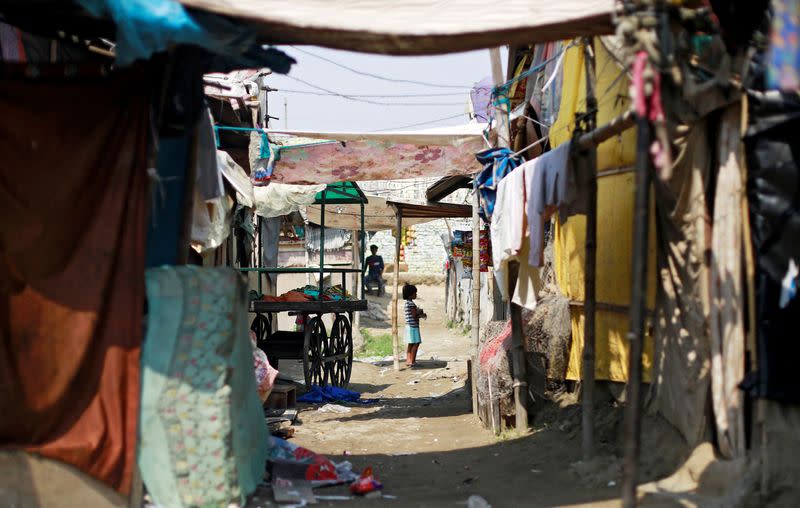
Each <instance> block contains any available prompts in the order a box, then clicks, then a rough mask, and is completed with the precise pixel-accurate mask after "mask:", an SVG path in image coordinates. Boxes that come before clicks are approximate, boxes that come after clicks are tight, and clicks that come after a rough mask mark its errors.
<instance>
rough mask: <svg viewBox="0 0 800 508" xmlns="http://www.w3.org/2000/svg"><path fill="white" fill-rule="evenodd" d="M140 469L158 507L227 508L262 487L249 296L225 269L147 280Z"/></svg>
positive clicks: (157, 272) (162, 271) (158, 271)
mask: <svg viewBox="0 0 800 508" xmlns="http://www.w3.org/2000/svg"><path fill="white" fill-rule="evenodd" d="M146 279H147V301H148V304H149V315H148V324H147V339H146V340H145V344H144V348H143V351H142V372H143V375H142V395H141V398H142V399H141V400H142V403H141V416H140V421H141V426H142V428H141V433H140V436H141V439H140V443H139V460H138V463H139V469H140V470H141V472H142V478H143V479H144V482H145V484H146V485H147V489H148V491H149V493H150V495H151V496H152V497H153V500H154V501H155V502H156V504H158V505H161V506H170V507H175V508H181V507H189V506H209V507H210V506H217V507H222V508H224V507H227V506H229V503H231V502H232V501H235V500H244V498H245V497H246V496H247V495H249V494H251V493H252V492H253V491H254V490H255V488H256V486H257V485H258V484H259V483H260V482H261V481H262V480H263V477H264V467H265V463H266V460H267V452H268V450H267V443H268V433H267V426H266V424H265V422H264V412H263V409H262V406H261V401H260V399H259V396H258V391H257V388H256V376H255V375H254V372H253V347H252V343H251V341H250V338H249V333H248V319H247V305H248V303H247V288H246V286H245V282H244V280H243V279H242V278H241V277H240V275H239V274H238V273H237V272H236V271H235V270H232V269H230V268H199V267H194V266H185V267H161V268H151V269H149V270H148V271H147V273H146Z"/></svg>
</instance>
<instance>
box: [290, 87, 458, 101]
mask: <svg viewBox="0 0 800 508" xmlns="http://www.w3.org/2000/svg"><path fill="white" fill-rule="evenodd" d="M275 91H276V92H282V93H298V94H306V95H320V96H332V97H338V96H339V95H346V96H348V97H357V98H359V99H361V98H374V99H394V98H397V99H405V98H410V97H454V96H458V97H464V96H465V95H466V94H465V93H464V92H442V93H406V94H356V93H344V92H336V93H331V92H312V91H311V90H291V89H288V88H280V89H278V90H275Z"/></svg>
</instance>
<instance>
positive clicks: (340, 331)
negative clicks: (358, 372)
mask: <svg viewBox="0 0 800 508" xmlns="http://www.w3.org/2000/svg"><path fill="white" fill-rule="evenodd" d="M328 351H329V352H328V354H327V355H325V356H326V357H325V366H326V368H327V369H328V372H329V378H330V380H331V384H332V385H333V386H338V387H341V388H347V385H348V383H350V374H351V373H352V372H353V328H352V326H351V325H350V319H349V318H348V317H347V315H345V314H337V316H336V320H335V321H334V322H333V328H331V338H330V341H329V342H328Z"/></svg>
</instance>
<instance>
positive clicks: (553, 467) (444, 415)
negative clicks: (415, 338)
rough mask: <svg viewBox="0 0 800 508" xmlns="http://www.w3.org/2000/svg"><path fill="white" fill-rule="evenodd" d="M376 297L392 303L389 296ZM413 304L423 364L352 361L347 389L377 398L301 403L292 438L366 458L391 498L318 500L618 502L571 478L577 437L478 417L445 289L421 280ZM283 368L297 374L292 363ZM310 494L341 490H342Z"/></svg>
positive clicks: (361, 461) (360, 461)
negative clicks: (420, 317)
mask: <svg viewBox="0 0 800 508" xmlns="http://www.w3.org/2000/svg"><path fill="white" fill-rule="evenodd" d="M375 300H376V301H380V302H381V303H384V304H386V305H387V311H388V310H389V308H388V305H389V303H390V299H389V297H388V296H385V297H383V298H381V299H377V298H375ZM417 303H418V305H419V306H421V307H423V308H424V309H425V311H426V312H427V314H428V316H429V317H428V319H427V320H426V321H423V322H422V324H421V332H422V341H423V342H422V347H421V349H420V355H419V359H420V363H421V364H422V368H420V369H414V370H411V369H405V368H404V367H403V368H402V369H401V370H400V371H395V370H394V368H393V367H392V363H391V362H390V361H383V362H381V361H374V360H373V361H372V362H367V361H359V362H356V363H355V364H354V367H353V374H352V378H351V386H350V388H351V389H353V390H357V391H359V392H362V393H363V396H364V397H368V398H379V399H380V402H379V403H377V404H374V405H369V406H365V407H353V408H351V410H350V412H348V413H345V414H332V413H322V412H319V411H317V407H314V406H303V405H301V411H300V415H299V417H298V422H297V423H296V425H295V428H296V434H295V437H294V438H293V441H294V442H296V443H297V444H300V445H302V446H305V447H307V448H309V449H311V450H314V451H316V452H319V453H324V454H326V455H328V456H329V457H330V458H331V459H332V460H334V461H342V460H349V461H350V462H352V464H353V466H354V468H355V469H356V470H360V469H362V468H364V467H366V466H372V467H373V469H374V473H375V475H376V476H377V478H378V479H379V480H380V481H382V482H383V484H384V491H383V492H384V494H385V495H387V496H392V497H383V498H380V499H354V500H351V501H322V502H320V505H321V506H341V507H346V506H365V507H366V506H392V505H394V506H419V507H424V506H466V503H467V499H468V498H469V497H470V495H473V494H476V495H479V496H482V497H483V498H485V499H486V500H487V501H488V503H489V504H490V505H491V506H494V507H506V506H509V507H510V506H542V507H544V506H596V507H606V506H617V505H618V503H617V501H616V497H617V495H618V487H617V486H616V484H615V483H612V484H611V485H608V484H603V485H601V486H597V485H594V486H591V487H589V486H586V485H584V484H582V483H581V482H579V481H578V480H577V479H576V476H575V474H574V473H573V472H572V469H574V464H575V463H576V462H577V461H578V460H579V455H580V451H579V445H580V443H579V440H578V439H576V438H575V436H574V433H571V432H569V431H567V430H566V429H564V428H563V427H562V428H561V429H559V428H556V427H540V428H539V429H538V430H535V431H534V432H532V433H531V434H530V435H526V436H515V435H513V434H508V433H507V434H504V435H501V436H500V437H496V436H494V435H493V434H492V433H491V432H490V431H488V430H486V429H485V428H484V427H483V426H482V425H481V423H480V422H479V421H478V419H477V418H476V417H474V416H473V415H472V413H471V412H470V408H469V406H470V395H469V393H468V392H467V390H466V387H465V381H466V377H467V376H466V361H465V359H466V357H467V352H468V347H469V341H470V338H469V336H468V335H464V334H463V333H461V332H460V331H456V330H450V329H448V328H447V327H446V326H445V322H444V308H443V307H444V288H443V287H441V286H439V287H436V286H420V287H419V299H418V300H417ZM387 314H388V315H389V316H391V312H387ZM400 319H401V322H402V317H401V318H400ZM362 327H367V328H369V329H372V330H374V331H375V332H378V333H386V331H387V330H388V323H386V322H373V321H370V320H363V321H362ZM280 368H281V371H282V372H284V373H286V374H290V375H292V376H293V377H295V378H299V377H300V376H301V370H299V368H298V365H297V364H295V363H294V362H281V365H280ZM571 465H573V467H571ZM316 493H317V494H322V495H326V494H327V495H342V494H346V489H344V488H342V487H334V488H325V489H316Z"/></svg>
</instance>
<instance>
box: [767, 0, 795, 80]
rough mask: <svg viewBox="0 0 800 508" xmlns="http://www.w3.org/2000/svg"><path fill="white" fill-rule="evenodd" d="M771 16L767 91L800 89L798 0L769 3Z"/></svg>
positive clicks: (775, 0) (777, 0) (778, 0)
mask: <svg viewBox="0 0 800 508" xmlns="http://www.w3.org/2000/svg"><path fill="white" fill-rule="evenodd" d="M772 7H773V10H774V14H773V17H772V30H771V31H770V47H769V55H768V57H767V69H766V70H767V72H766V79H767V88H768V89H770V90H782V91H784V92H794V91H797V90H798V89H800V40H798V37H800V0H772Z"/></svg>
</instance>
